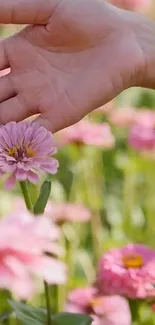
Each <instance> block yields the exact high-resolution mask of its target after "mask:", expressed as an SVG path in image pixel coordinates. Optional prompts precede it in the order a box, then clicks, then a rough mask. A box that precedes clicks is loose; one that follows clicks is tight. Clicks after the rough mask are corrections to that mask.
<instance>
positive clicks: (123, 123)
mask: <svg viewBox="0 0 155 325" xmlns="http://www.w3.org/2000/svg"><path fill="white" fill-rule="evenodd" d="M135 114H136V110H135V109H133V108H131V107H126V108H125V107H124V108H119V109H118V108H116V109H115V110H113V111H112V112H110V114H109V116H108V120H109V121H110V123H112V124H113V125H115V126H118V127H124V128H128V127H131V126H132V125H133V124H135Z"/></svg>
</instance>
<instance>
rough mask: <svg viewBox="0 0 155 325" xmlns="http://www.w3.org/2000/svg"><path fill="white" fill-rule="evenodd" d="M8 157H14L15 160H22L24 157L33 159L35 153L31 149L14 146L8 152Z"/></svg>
mask: <svg viewBox="0 0 155 325" xmlns="http://www.w3.org/2000/svg"><path fill="white" fill-rule="evenodd" d="M8 155H9V156H11V157H14V158H15V159H16V160H22V159H23V158H24V157H27V158H28V157H34V156H35V152H34V151H33V150H32V148H31V147H23V148H20V147H19V146H15V147H12V148H10V149H9V150H8Z"/></svg>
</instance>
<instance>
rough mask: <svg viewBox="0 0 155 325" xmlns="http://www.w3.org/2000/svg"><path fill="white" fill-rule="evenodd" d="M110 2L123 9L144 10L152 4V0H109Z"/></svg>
mask: <svg viewBox="0 0 155 325" xmlns="http://www.w3.org/2000/svg"><path fill="white" fill-rule="evenodd" d="M109 2H110V3H111V4H113V5H114V6H117V7H119V8H122V9H126V10H131V11H140V12H143V11H145V10H146V9H148V8H149V7H150V6H151V2H152V0H109Z"/></svg>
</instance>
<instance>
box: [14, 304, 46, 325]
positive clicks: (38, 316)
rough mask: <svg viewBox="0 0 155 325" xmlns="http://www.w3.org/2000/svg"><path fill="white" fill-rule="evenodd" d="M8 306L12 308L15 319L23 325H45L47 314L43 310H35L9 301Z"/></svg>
mask: <svg viewBox="0 0 155 325" xmlns="http://www.w3.org/2000/svg"><path fill="white" fill-rule="evenodd" d="M9 304H10V305H11V307H12V308H13V310H14V312H15V314H16V316H17V318H18V319H19V320H20V321H21V322H22V323H23V324H24V325H31V324H33V325H45V324H46V319H47V314H46V310H45V309H44V308H36V307H32V306H29V305H25V304H23V303H22V302H18V301H13V300H9Z"/></svg>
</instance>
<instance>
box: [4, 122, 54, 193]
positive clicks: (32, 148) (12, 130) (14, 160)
mask: <svg viewBox="0 0 155 325" xmlns="http://www.w3.org/2000/svg"><path fill="white" fill-rule="evenodd" d="M54 153H56V147H55V144H54V140H53V138H52V135H51V133H50V132H48V131H47V130H46V129H45V128H43V127H41V126H39V125H38V124H37V123H35V122H34V123H32V122H27V121H23V122H19V123H16V122H9V123H7V124H6V125H4V126H1V128H0V172H1V174H4V173H9V174H11V175H10V177H9V178H8V180H7V181H6V187H7V188H11V187H12V186H13V185H14V184H15V182H16V181H25V180H29V181H30V182H32V183H36V182H38V180H39V176H38V174H37V173H41V172H42V173H51V174H55V173H56V172H57V169H58V161H57V160H56V159H54V158H52V157H51V155H52V154H54Z"/></svg>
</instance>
